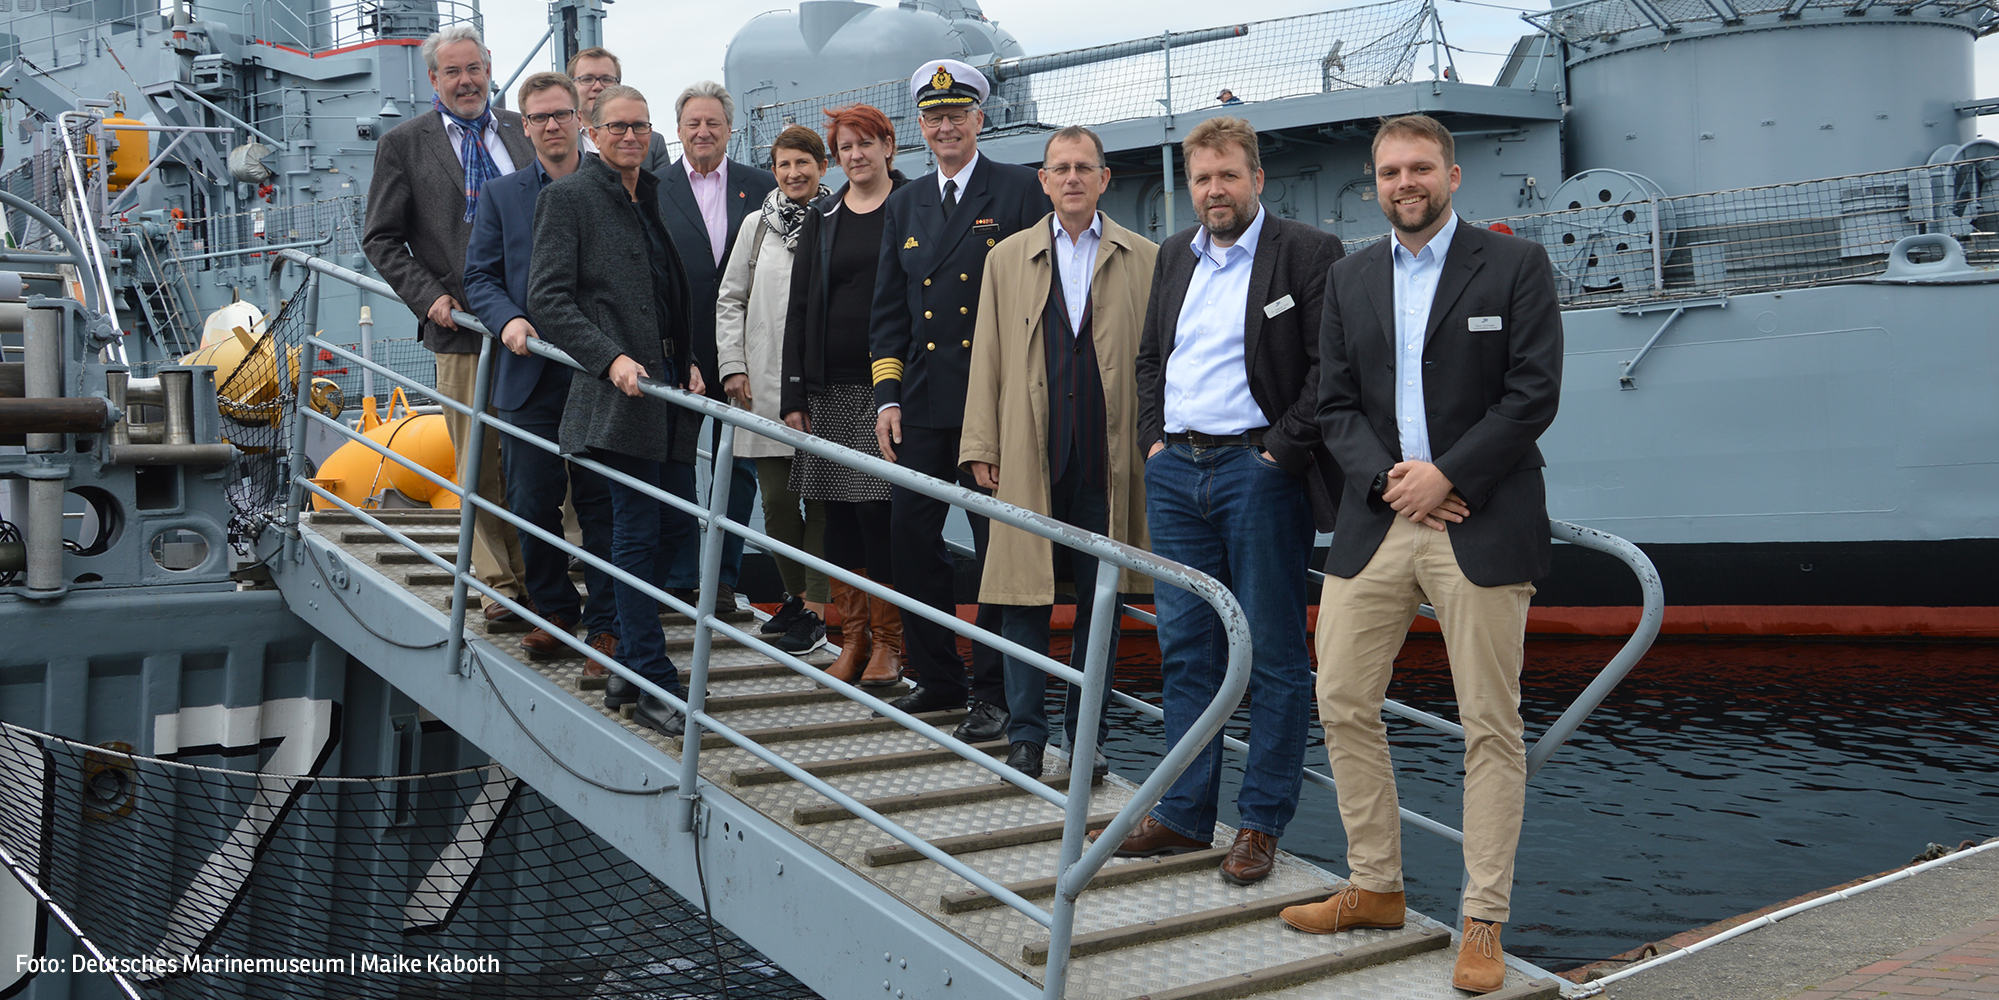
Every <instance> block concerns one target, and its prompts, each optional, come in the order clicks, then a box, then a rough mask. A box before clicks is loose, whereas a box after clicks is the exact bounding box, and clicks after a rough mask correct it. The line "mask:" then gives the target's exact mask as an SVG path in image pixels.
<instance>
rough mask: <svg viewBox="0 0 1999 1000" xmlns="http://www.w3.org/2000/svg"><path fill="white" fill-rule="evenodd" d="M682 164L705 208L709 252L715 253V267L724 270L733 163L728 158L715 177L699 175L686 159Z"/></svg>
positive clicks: (700, 204) (698, 201)
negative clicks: (723, 258)
mask: <svg viewBox="0 0 1999 1000" xmlns="http://www.w3.org/2000/svg"><path fill="white" fill-rule="evenodd" d="M680 164H681V166H683V167H686V168H687V183H688V185H689V186H690V187H692V188H693V189H694V204H696V205H698V206H700V208H701V221H702V222H704V223H706V224H707V226H708V249H710V250H712V251H714V253H715V266H716V267H721V266H722V250H723V248H724V247H727V246H728V245H729V244H728V239H729V201H728V198H727V197H725V196H726V195H727V194H728V189H729V161H728V160H727V159H726V158H725V159H723V160H722V165H721V166H719V167H716V168H715V172H714V173H709V174H703V173H697V172H696V171H695V169H694V165H693V164H692V163H689V162H687V158H686V157H684V156H683V157H681V158H680Z"/></svg>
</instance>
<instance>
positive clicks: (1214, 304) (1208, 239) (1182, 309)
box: [1119, 117, 1341, 885]
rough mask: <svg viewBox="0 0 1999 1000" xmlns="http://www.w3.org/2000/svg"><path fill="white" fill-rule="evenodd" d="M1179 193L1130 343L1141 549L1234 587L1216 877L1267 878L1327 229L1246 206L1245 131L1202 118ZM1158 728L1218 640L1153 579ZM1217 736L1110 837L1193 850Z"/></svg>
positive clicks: (1280, 807)
mask: <svg viewBox="0 0 1999 1000" xmlns="http://www.w3.org/2000/svg"><path fill="white" fill-rule="evenodd" d="M1183 146H1184V147H1185V150H1186V156H1187V190H1188V193H1189V194H1190V195H1192V197H1193V201H1194V207H1195V210H1196V213H1197V217H1198V218H1199V219H1200V223H1201V224H1200V225H1199V226H1198V227H1195V228H1193V229H1189V230H1186V231H1183V232H1180V233H1177V234H1175V235H1174V236H1172V237H1171V238H1169V239H1167V241H1166V243H1165V245H1164V246H1162V247H1160V248H1159V262H1158V264H1157V267H1156V275H1155V277H1154V279H1153V282H1152V301H1151V303H1150V305H1148V306H1147V308H1146V315H1145V331H1144V334H1143V337H1142V339H1141V341H1140V346H1139V354H1138V363H1137V372H1138V400H1139V402H1138V405H1139V416H1138V427H1139V434H1140V440H1142V441H1146V442H1149V445H1148V448H1149V456H1148V458H1147V460H1146V463H1145V494H1146V496H1145V517H1146V527H1147V529H1148V530H1149V531H1150V532H1151V536H1152V550H1153V551H1154V552H1157V553H1158V554H1160V555H1162V556H1165V557H1166V558H1168V559H1172V560H1174V561H1176V562H1182V563H1186V564H1187V565H1189V566H1192V567H1194V568H1195V569H1199V570H1201V571H1203V572H1206V573H1208V574H1211V575H1213V576H1214V577H1215V578H1217V579H1219V580H1221V581H1222V582H1223V583H1225V584H1227V585H1228V586H1229V587H1230V588H1231V589H1233V590H1234V591H1235V594H1236V597H1237V599H1239V600H1240V601H1241V602H1242V607H1243V612H1244V614H1246V615H1247V616H1248V618H1249V628H1250V632H1251V633H1252V634H1253V635H1254V636H1255V639H1256V641H1255V643H1254V645H1253V646H1252V647H1251V649H1252V660H1251V663H1250V681H1249V698H1250V716H1249V727H1250V728H1249V761H1248V766H1247V768H1246V769H1245V772H1244V774H1243V781H1242V791H1241V792H1240V793H1239V794H1238V795H1237V796H1236V809H1237V812H1238V813H1239V814H1240V815H1241V817H1242V822H1241V826H1240V828H1239V829H1238V830H1237V831H1236V835H1235V840H1234V842H1233V843H1231V845H1230V847H1229V852H1228V855H1227V856H1226V857H1225V858H1224V859H1223V860H1222V865H1221V876H1222V878H1223V879H1224V880H1225V881H1228V882H1230V883H1232V884H1234V885H1249V884H1251V883H1254V882H1256V881H1259V880H1261V879H1262V878H1264V877H1265V876H1267V875H1269V874H1270V870H1271V867H1272V865H1273V864H1274V863H1275V859H1276V854H1277V840H1278V838H1279V837H1280V836H1282V835H1283V833H1284V827H1285V825H1286V824H1288V823H1290V822H1291V817H1292V815H1293V814H1294V813H1295V812H1297V809H1298V789H1299V785H1300V783H1301V782H1302V780H1303V778H1302V770H1301V769H1302V768H1303V766H1304V761H1305V727H1306V723H1307V716H1308V713H1309V711H1310V708H1309V695H1308V692H1309V691H1310V688H1311V678H1312V668H1311V663H1310V661H1309V659H1308V658H1307V656H1306V653H1305V594H1306V589H1305V573H1306V570H1307V569H1308V568H1309V565H1310V562H1311V553H1312V529H1313V525H1314V523H1315V520H1316V521H1317V522H1318V523H1319V525H1320V526H1321V527H1329V526H1330V524H1331V514H1332V505H1331V503H1330V497H1332V496H1334V495H1337V493H1338V490H1339V482H1340V476H1339V468H1338V466H1337V465H1335V464H1334V462H1333V461H1332V459H1331V457H1330V456H1328V455H1327V454H1326V451H1325V449H1324V448H1323V447H1321V446H1320V444H1319V435H1318V428H1317V427H1316V426H1315V425H1314V424H1313V422H1312V415H1313V412H1314V410H1315V409H1316V407H1317V403H1318V378H1319V350H1318V316H1319V300H1320V296H1321V294H1322V293H1323V292H1324V290H1325V283H1326V271H1327V269H1328V268H1330V267H1331V266H1332V263H1333V261H1335V260H1338V259H1339V257H1340V253H1341V247H1340V241H1339V240H1338V239H1337V238H1335V237H1333V236H1331V235H1329V234H1326V233H1323V232H1320V231H1319V230H1318V229H1316V228H1314V227H1312V226H1309V225H1305V224H1302V223H1297V222H1292V221H1290V220H1288V219H1280V218H1276V217H1275V216H1273V215H1271V214H1270V212H1268V211H1267V210H1265V209H1264V208H1263V207H1262V205H1261V204H1259V203H1258V201H1257V198H1258V196H1259V195H1260V194H1261V193H1262V191H1263V170H1262V169H1261V166H1260V163H1259V158H1258V156H1257V147H1256V132H1255V130H1254V129H1252V128H1250V126H1249V123H1248V122H1246V121H1243V120H1242V119H1240V118H1229V117H1218V118H1210V119H1208V120H1206V121H1204V122H1202V123H1201V124H1199V125H1197V126H1195V127H1194V129H1193V131H1191V132H1189V133H1187V138H1186V139H1185V141H1184V142H1183ZM1156 601H1157V603H1158V610H1159V649H1160V656H1161V660H1160V669H1161V674H1162V678H1163V680H1164V682H1165V690H1164V707H1165V710H1166V739H1167V742H1169V743H1171V742H1173V741H1175V740H1178V739H1180V738H1181V737H1182V736H1184V735H1185V734H1186V732H1187V729H1188V727H1189V726H1190V725H1191V724H1192V723H1193V721H1194V720H1195V719H1196V718H1197V717H1199V715H1200V714H1201V711H1202V709H1204V708H1206V707H1207V705H1208V703H1209V701H1211V700H1212V699H1213V698H1214V695H1215V692H1216V690H1217V689H1218V688H1219V687H1220V685H1221V679H1222V673H1223V668H1224V666H1225V665H1226V664H1225V662H1224V661H1225V659H1226V657H1225V656H1224V649H1225V637H1224V633H1223V631H1222V625H1221V621H1220V619H1219V618H1218V617H1217V616H1216V614H1215V613H1214V611H1213V609H1211V608H1210V607H1209V606H1208V604H1207V602H1205V601H1202V600H1200V599H1199V598H1196V597H1194V596H1193V595H1191V594H1189V593H1187V592H1186V591H1183V590H1180V589H1178V588H1175V587H1161V588H1159V592H1158V594H1157V596H1156ZM1221 783H1222V759H1221V740H1220V739H1219V738H1217V739H1215V740H1214V741H1213V742H1211V743H1209V745H1208V747H1207V749H1205V750H1203V751H1202V753H1201V756H1199V757H1197V758H1195V760H1194V763H1193V765H1192V766H1191V767H1189V768H1188V769H1187V772H1186V773H1185V774H1183V775H1181V776H1180V780H1179V781H1177V782H1175V783H1174V785H1173V787H1172V788H1171V789H1170V790H1169V791H1168V792H1167V793H1166V796H1165V797H1164V798H1162V799H1160V801H1159V804H1158V805H1157V806H1154V807H1153V809H1152V812H1151V813H1150V814H1149V815H1148V816H1147V817H1146V818H1145V819H1144V820H1143V821H1141V822H1140V824H1139V825H1138V827H1137V828H1135V829H1134V830H1133V831H1132V833H1131V835H1130V836H1128V837H1126V838H1125V841H1124V844H1123V845H1122V846H1121V848H1120V850H1119V853H1120V854H1122V855H1124V856H1126V857H1150V856H1153V855H1159V854H1173V853H1179V852H1183V851H1190V850H1199V849H1203V848H1206V847H1208V846H1209V845H1210V843H1211V842H1212V841H1213V839H1214V831H1215V809H1216V799H1217V797H1218V796H1219V794H1220V792H1221Z"/></svg>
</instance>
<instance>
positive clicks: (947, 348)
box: [868, 59, 1054, 742]
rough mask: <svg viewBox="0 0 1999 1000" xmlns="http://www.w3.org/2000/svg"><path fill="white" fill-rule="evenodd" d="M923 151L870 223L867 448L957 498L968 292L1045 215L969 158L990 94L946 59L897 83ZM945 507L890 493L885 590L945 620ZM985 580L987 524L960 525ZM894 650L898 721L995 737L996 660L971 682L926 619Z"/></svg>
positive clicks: (952, 587) (1004, 171)
mask: <svg viewBox="0 0 1999 1000" xmlns="http://www.w3.org/2000/svg"><path fill="white" fill-rule="evenodd" d="M909 90H910V96H911V97H912V98H913V99H914V100H915V103H916V108H917V125H918V127H919V128H921V129H922V130H923V141H924V142H925V143H927V144H928V145H929V147H930V152H931V155H933V156H935V157H936V159H937V170H935V171H933V172H931V173H928V174H925V175H923V176H922V177H918V178H917V179H915V180H913V181H910V182H909V183H908V184H904V185H903V186H902V187H900V188H897V189H896V192H895V193H894V194H892V195H889V196H888V201H887V202H886V203H884V208H883V211H884V212H886V213H887V214H886V215H884V216H883V218H882V246H881V265H880V267H879V268H878V269H877V270H876V271H875V301H874V318H873V322H872V323H871V328H870V330H869V331H868V346H869V350H870V352H871V353H872V354H873V355H874V383H875V406H876V407H877V411H878V414H877V418H876V424H875V428H876V429H875V436H876V439H877V441H878V442H879V443H880V445H881V453H882V456H883V457H884V458H887V459H889V460H890V461H893V462H895V463H896V464H898V465H901V466H903V467H904V468H907V469H913V470H915V471H917V472H921V473H924V474H925V475H929V476H935V477H937V478H938V479H942V480H944V481H945V482H947V483H948V482H957V483H960V484H961V485H964V486H971V487H976V486H977V485H978V484H977V483H976V482H975V481H974V480H973V479H972V477H971V476H970V474H968V473H965V472H963V471H960V470H959V468H958V444H959V440H958V438H959V432H960V430H961V428H962V425H963V424H964V420H965V382H966V379H967V377H968V376H969V375H970V373H971V366H972V333H973V330H974V329H975V328H976V327H977V326H978V308H979V286H980V283H981V281H982V280H983V276H984V274H985V264H986V254H987V252H988V251H990V250H992V248H993V247H994V246H997V245H998V244H999V242H1000V241H1001V240H1003V239H1006V238H1007V237H1009V236H1012V235H1013V234H1014V233H1017V232H1020V231H1021V230H1023V229H1027V228H1030V227H1032V226H1035V225H1038V224H1040V222H1041V220H1042V219H1043V218H1044V217H1045V216H1047V215H1048V213H1049V212H1050V211H1053V208H1054V206H1053V205H1051V204H1050V203H1049V201H1048V195H1047V194H1045V193H1043V192H1042V190H1041V180H1040V178H1039V177H1037V176H1036V175H1035V172H1034V171H1033V170H1030V169H1028V168H1027V167H1023V166H1020V165H1018V164H1013V163H995V162H993V161H992V160H991V159H988V158H987V157H984V156H981V155H980V154H979V129H980V128H981V127H982V126H984V124H985V120H986V115H985V112H984V111H983V110H981V109H980V107H979V105H980V104H981V103H982V102H983V101H984V100H985V99H986V97H987V95H988V93H989V92H990V84H989V83H987V81H986V78H985V76H984V75H983V74H981V73H980V72H979V71H978V70H977V69H974V68H973V67H971V66H969V65H966V64H965V63H962V62H959V61H957V60H955V59H938V60H933V61H931V62H926V63H924V64H923V65H921V66H919V67H917V69H916V72H915V74H914V75H912V76H911V77H910V81H909ZM949 512H950V506H949V505H948V504H946V503H944V502H943V501H941V500H933V499H931V498H930V497H927V496H925V495H923V494H921V493H917V492H915V491H913V490H906V489H903V488H902V487H899V486H898V487H896V488H895V489H894V490H893V491H892V497H891V500H890V512H889V533H890V537H891V539H892V544H893V550H892V553H891V557H892V559H893V560H894V564H895V584H896V588H897V589H899V590H901V591H902V592H903V593H906V594H911V595H914V596H918V597H921V598H923V599H924V600H926V601H929V602H930V603H931V605H932V606H933V607H936V608H937V609H938V610H941V611H944V612H946V613H955V612H956V611H957V607H958V605H957V597H956V594H957V573H956V562H955V561H954V560H953V559H952V558H951V553H950V550H949V549H946V548H945V547H944V518H945V516H946V515H947V514H948V513H949ZM969 520H970V522H971V528H972V540H973V545H974V547H975V548H976V550H977V552H978V557H977V562H978V564H979V568H978V569H977V571H976V572H977V575H978V576H983V575H984V566H983V564H984V561H985V551H986V519H985V518H983V517H973V518H970V519H969ZM978 623H979V625H980V626H981V627H982V628H986V629H990V630H992V631H993V632H998V631H999V630H1000V615H999V611H998V605H982V606H981V607H980V609H979V619H978ZM902 627H903V637H904V638H903V652H904V656H905V657H906V658H907V660H908V662H909V664H910V665H911V666H913V667H915V668H916V689H915V690H914V691H911V692H910V693H908V694H906V695H903V696H902V697H901V698H898V699H896V701H895V702H894V704H895V706H896V707H897V708H900V709H902V710H903V711H905V712H934V711H937V710H940V709H947V708H957V707H959V706H962V705H965V704H966V703H967V699H968V698H969V700H970V705H971V707H970V711H968V712H967V713H966V715H965V721H964V722H962V723H960V724H959V725H958V728H957V730H956V732H955V734H954V735H956V736H957V737H958V738H959V739H962V740H969V741H973V742H978V741H983V740H991V739H999V738H1000V737H1002V736H1005V735H1006V732H1007V726H1008V723H1009V721H1010V718H1009V716H1008V713H1007V710H1006V667H1005V660H1004V659H1003V658H1002V657H1001V656H1000V655H999V653H998V652H997V651H995V650H992V649H989V648H987V647H985V646H983V645H980V646H975V647H973V650H972V677H971V680H970V682H969V683H968V682H967V681H966V677H965V661H964V659H963V658H961V657H960V656H959V655H958V634H957V633H956V632H953V631H951V630H950V629H947V628H945V627H944V626H942V625H938V624H936V623H934V622H932V621H930V620H929V619H927V618H923V617H920V616H918V615H914V614H905V615H903V616H902Z"/></svg>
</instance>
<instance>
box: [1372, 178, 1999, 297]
mask: <svg viewBox="0 0 1999 1000" xmlns="http://www.w3.org/2000/svg"><path fill="white" fill-rule="evenodd" d="M1995 149H1999V147H1993V146H1991V145H1990V144H1987V143H1985V142H1984V141H1983V140H1981V141H1980V143H1979V145H1978V146H1977V147H1975V148H1974V149H1973V150H1971V152H1972V153H1974V154H1976V153H1983V152H1987V151H1991V150H1995ZM1945 161H1946V162H1941V163H1931V164H1925V165H1922V166H1915V167H1901V168H1897V169H1893V170H1878V171H1872V172H1869V173H1861V174H1847V175H1842V176H1837V177H1821V178H1813V179H1809V180H1799V181H1787V182H1785V183H1781V184H1768V185H1761V186H1757V187H1746V188H1736V189H1732V190H1725V191H1707V192H1701V193H1697V194H1687V195H1658V196H1655V197H1642V196H1641V197H1638V198H1636V199H1634V198H1630V197H1625V196H1620V195H1619V194H1617V193H1615V191H1614V189H1615V188H1618V187H1619V184H1618V181H1619V180H1620V179H1619V178H1612V179H1611V183H1609V184H1606V185H1605V186H1603V187H1602V188H1600V189H1592V190H1583V191H1578V192H1577V196H1576V197H1574V198H1572V199H1571V200H1570V204H1569V205H1567V206H1564V207H1560V208H1557V209H1555V210H1553V211H1544V212H1535V213H1527V214H1521V215H1510V216H1502V217H1498V218H1492V219H1478V220H1473V221H1476V223H1477V224H1478V225H1480V226H1484V227H1488V228H1492V227H1500V226H1504V227H1505V228H1506V230H1508V231H1511V232H1513V233H1514V234H1516V235H1518V236H1521V237H1524V238H1526V239H1530V240H1535V241H1537V242H1539V243H1540V244H1541V245H1542V246H1544V247H1546V248H1547V250H1548V255H1549V257H1550V259H1551V260H1552V262H1553V264H1554V268H1555V275H1556V280H1557V284H1558V286H1559V294H1560V298H1561V303H1562V305H1563V307H1565V308H1570V309H1587V308H1595V307H1600V306H1621V305H1629V304H1633V303H1644V302H1658V301H1672V300H1676V299H1690V298H1705V297H1712V296H1728V295H1744V294H1750V293H1755V292H1768V291H1782V290H1784V289H1789V288H1805V287H1811V286H1816V285H1826V284H1832V283H1837V282H1842V281H1852V280H1856V279H1867V278H1873V277H1876V276H1879V275H1880V274H1882V273H1883V272H1885V271H1886V270H1888V267H1889V265H1890V261H1891V260H1892V259H1893V258H1892V254H1891V251H1893V250H1894V248H1895V246H1896V244H1897V243H1898V242H1900V241H1901V240H1902V239H1904V238H1906V237H1909V236H1917V235H1924V234H1941V235H1945V236H1949V237H1952V238H1953V239H1956V240H1957V241H1958V242H1959V243H1960V244H1962V245H1963V247H1964V250H1965V256H1966V258H1967V260H1968V261H1969V262H1970V263H1971V264H1974V265H1982V266H1988V267H1989V266H1993V265H1996V264H1999V155H1971V156H1968V157H1966V158H1964V159H1954V158H1950V157H1945ZM1609 173H1610V172H1606V174H1609ZM1625 176H1626V177H1628V176H1629V175H1625ZM1575 184H1576V182H1575V181H1571V182H1570V184H1569V185H1564V187H1565V188H1568V189H1570V190H1575ZM1637 187H1639V185H1632V186H1630V187H1624V188H1622V190H1625V191H1632V190H1633V189H1634V188H1637ZM1634 193H1635V192H1634ZM1548 197H1550V198H1552V197H1553V196H1552V195H1550V196H1548ZM1380 238H1381V236H1378V235H1377V236H1370V237H1366V238H1362V239H1355V240H1349V241H1347V245H1348V249H1349V251H1350V252H1351V251H1353V250H1358V249H1359V248H1361V247H1362V246H1365V245H1367V244H1369V243H1373V242H1374V241H1376V240H1378V239H1380ZM1918 262H1919V263H1921V262H1925V261H1922V260H1918Z"/></svg>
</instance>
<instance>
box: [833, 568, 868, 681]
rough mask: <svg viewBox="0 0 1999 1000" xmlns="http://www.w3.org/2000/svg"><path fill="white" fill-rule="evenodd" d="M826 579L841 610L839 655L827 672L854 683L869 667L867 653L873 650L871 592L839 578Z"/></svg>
mask: <svg viewBox="0 0 1999 1000" xmlns="http://www.w3.org/2000/svg"><path fill="white" fill-rule="evenodd" d="M826 582H827V583H828V584H830V585H831V586H832V590H833V608H834V610H836V611H838V612H840V655H839V656H837V657H835V658H834V659H833V662H832V664H831V665H829V666H828V667H827V668H826V673H828V674H829V675H831V676H833V677H837V678H839V679H840V680H843V681H846V682H847V683H849V684H852V683H854V682H855V681H856V680H859V679H860V677H861V673H862V671H863V670H865V669H866V668H867V664H868V655H869V654H870V653H872V652H873V632H872V631H871V629H870V627H869V620H868V595H867V594H866V593H865V592H863V591H861V590H860V589H858V588H855V587H849V586H847V585H846V584H844V583H841V582H840V581H838V580H828V581H826Z"/></svg>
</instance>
